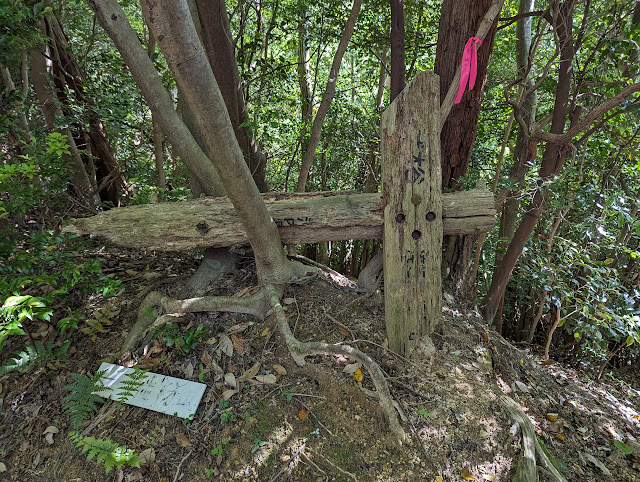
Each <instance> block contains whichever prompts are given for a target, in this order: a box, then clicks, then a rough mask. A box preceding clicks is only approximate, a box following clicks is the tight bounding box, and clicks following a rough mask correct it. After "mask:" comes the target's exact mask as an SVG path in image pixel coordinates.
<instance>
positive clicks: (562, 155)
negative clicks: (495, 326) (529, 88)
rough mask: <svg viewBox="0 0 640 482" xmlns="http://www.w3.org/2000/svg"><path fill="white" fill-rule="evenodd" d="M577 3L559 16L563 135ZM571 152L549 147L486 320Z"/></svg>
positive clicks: (500, 268)
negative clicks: (550, 185) (550, 186)
mask: <svg viewBox="0 0 640 482" xmlns="http://www.w3.org/2000/svg"><path fill="white" fill-rule="evenodd" d="M573 6H574V0H567V1H564V2H562V3H561V4H560V6H559V11H558V15H557V17H556V18H557V21H558V24H557V25H556V32H557V34H558V38H559V41H560V65H559V73H558V86H557V88H556V98H555V103H554V109H553V119H552V121H551V130H550V131H551V133H552V134H562V133H563V132H564V128H565V123H566V120H567V114H568V103H569V93H570V91H571V76H572V72H573V57H574V49H573V38H572V31H571V29H572V25H573V22H572V13H573ZM567 154H568V151H567V148H566V147H563V145H561V144H554V143H547V146H546V148H545V152H544V155H543V157H542V165H541V167H540V180H539V181H538V186H539V187H538V189H537V190H536V192H535V194H534V196H533V199H532V201H531V203H530V204H529V206H528V208H527V211H526V212H525V215H524V217H523V218H522V221H521V222H520V225H519V226H518V229H517V230H516V232H515V234H514V236H513V240H512V241H511V243H509V248H508V249H507V252H506V253H505V255H504V257H503V258H502V259H501V260H500V262H499V263H498V265H497V266H496V269H495V271H494V275H493V279H492V280H491V286H490V287H489V291H488V293H487V295H486V296H485V298H484V300H483V301H482V303H481V308H480V309H481V312H482V315H483V317H484V318H485V320H486V321H487V322H489V323H493V321H494V318H495V315H496V312H497V309H498V306H499V304H500V298H501V297H502V295H503V293H504V290H505V288H506V286H507V282H508V281H509V277H510V276H511V272H512V271H513V268H514V267H515V266H516V263H517V262H518V258H519V257H520V254H521V253H522V249H523V248H524V245H525V244H526V242H527V239H529V236H530V235H531V233H532V232H533V230H534V228H535V227H536V224H537V223H538V219H539V218H540V213H541V212H542V210H543V208H544V205H545V202H546V200H547V198H548V192H547V189H546V188H545V186H544V184H545V183H546V181H548V180H549V179H551V178H552V177H553V176H554V175H556V174H557V173H558V172H560V170H561V169H562V165H563V163H564V161H565V159H566V157H567Z"/></svg>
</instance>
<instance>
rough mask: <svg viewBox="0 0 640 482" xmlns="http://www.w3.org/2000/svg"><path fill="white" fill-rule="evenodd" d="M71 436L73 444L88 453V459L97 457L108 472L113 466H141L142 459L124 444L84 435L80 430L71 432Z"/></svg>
mask: <svg viewBox="0 0 640 482" xmlns="http://www.w3.org/2000/svg"><path fill="white" fill-rule="evenodd" d="M69 438H70V439H71V441H72V442H73V444H74V445H75V446H76V447H78V448H80V450H81V452H82V453H87V452H88V453H87V460H91V459H92V458H94V457H95V458H96V461H97V462H98V463H99V464H101V463H104V468H105V470H106V471H107V474H108V473H109V472H110V471H111V469H112V468H114V467H116V468H120V467H123V466H124V465H128V466H129V467H140V459H139V458H138V455H137V454H136V453H135V452H134V451H133V449H128V448H127V447H125V446H124V445H118V444H117V443H114V442H112V441H111V440H109V439H99V438H95V437H83V436H82V435H81V434H79V433H78V432H75V431H72V432H69Z"/></svg>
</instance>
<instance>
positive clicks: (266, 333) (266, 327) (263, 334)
mask: <svg viewBox="0 0 640 482" xmlns="http://www.w3.org/2000/svg"><path fill="white" fill-rule="evenodd" d="M270 331H271V328H269V327H268V326H265V327H264V329H263V330H262V333H260V336H267V335H268V334H269V332H270Z"/></svg>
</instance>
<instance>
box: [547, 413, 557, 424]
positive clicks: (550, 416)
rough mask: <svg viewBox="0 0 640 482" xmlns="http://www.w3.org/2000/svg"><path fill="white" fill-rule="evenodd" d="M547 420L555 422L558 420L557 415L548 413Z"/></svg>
mask: <svg viewBox="0 0 640 482" xmlns="http://www.w3.org/2000/svg"><path fill="white" fill-rule="evenodd" d="M547 420H549V421H550V422H555V421H556V420H558V414H557V413H548V414H547Z"/></svg>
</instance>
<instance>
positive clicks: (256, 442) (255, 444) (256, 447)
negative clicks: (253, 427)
mask: <svg viewBox="0 0 640 482" xmlns="http://www.w3.org/2000/svg"><path fill="white" fill-rule="evenodd" d="M265 445H267V442H265V441H264V440H260V439H259V438H258V437H256V438H255V439H253V447H252V448H251V453H252V454H255V453H256V452H257V451H258V450H260V447H264V446H265Z"/></svg>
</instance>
